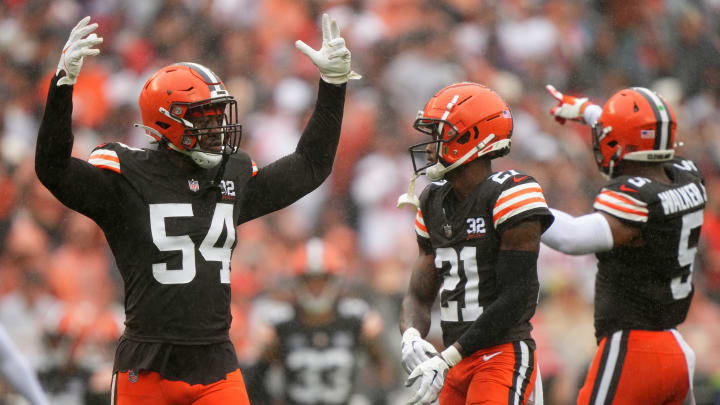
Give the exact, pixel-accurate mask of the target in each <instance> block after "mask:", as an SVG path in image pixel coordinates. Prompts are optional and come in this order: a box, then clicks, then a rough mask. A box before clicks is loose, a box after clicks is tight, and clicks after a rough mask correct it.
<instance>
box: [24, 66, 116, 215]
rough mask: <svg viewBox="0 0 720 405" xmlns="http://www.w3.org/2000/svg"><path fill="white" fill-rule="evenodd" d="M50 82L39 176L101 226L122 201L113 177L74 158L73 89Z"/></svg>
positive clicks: (39, 145)
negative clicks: (119, 198)
mask: <svg viewBox="0 0 720 405" xmlns="http://www.w3.org/2000/svg"><path fill="white" fill-rule="evenodd" d="M58 79H59V77H58V76H56V77H54V78H53V79H52V80H51V82H50V89H49V91H48V98H47V103H46V105H45V112H44V114H43V118H42V122H41V124H40V129H39V131H38V138H37V145H36V148H35V173H37V176H38V178H39V179H40V181H41V182H42V184H43V185H45V187H47V188H48V190H50V192H52V194H53V195H54V196H55V197H56V198H57V199H58V200H60V202H62V203H63V204H65V205H66V206H67V207H69V208H71V209H73V210H75V211H78V212H80V213H81V214H84V215H86V216H88V217H90V218H92V219H93V220H95V221H96V222H98V223H100V222H102V221H103V219H104V218H108V217H110V216H111V215H112V213H113V210H114V209H115V206H114V205H115V202H116V201H118V199H117V198H115V196H117V194H118V192H117V185H116V184H114V180H115V179H114V178H113V176H115V177H117V178H119V176H116V175H114V174H112V173H109V172H107V171H105V170H102V169H99V168H97V167H94V166H92V165H91V164H89V163H87V162H85V161H83V160H80V159H76V158H73V157H71V152H72V148H73V140H74V137H73V133H72V110H73V105H72V93H73V87H72V86H59V87H58V86H57V81H58Z"/></svg>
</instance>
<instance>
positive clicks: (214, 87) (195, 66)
mask: <svg viewBox="0 0 720 405" xmlns="http://www.w3.org/2000/svg"><path fill="white" fill-rule="evenodd" d="M178 65H183V66H187V67H189V68H190V69H192V70H194V71H196V72H197V73H198V74H199V75H200V77H202V78H203V80H205V82H206V83H208V87H209V88H210V91H211V92H214V91H218V90H224V87H223V86H222V84H220V78H219V77H218V76H217V75H216V74H215V73H213V71H212V70H210V69H208V68H206V67H205V66H203V65H201V64H199V63H194V62H181V63H178ZM210 83H213V84H210Z"/></svg>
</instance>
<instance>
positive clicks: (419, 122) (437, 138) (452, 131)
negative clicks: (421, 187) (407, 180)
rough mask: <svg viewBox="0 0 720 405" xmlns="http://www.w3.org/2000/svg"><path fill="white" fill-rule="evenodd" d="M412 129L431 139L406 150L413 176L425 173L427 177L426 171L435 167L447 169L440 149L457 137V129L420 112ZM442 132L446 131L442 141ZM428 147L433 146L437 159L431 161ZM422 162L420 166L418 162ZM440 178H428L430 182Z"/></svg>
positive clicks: (446, 163) (446, 122) (448, 123)
mask: <svg viewBox="0 0 720 405" xmlns="http://www.w3.org/2000/svg"><path fill="white" fill-rule="evenodd" d="M413 128H415V129H416V130H418V131H420V132H422V133H423V134H426V135H430V136H431V137H432V140H430V141H427V142H421V143H418V144H415V145H412V146H410V147H409V148H408V151H409V152H410V158H411V160H412V164H413V170H414V171H415V174H422V173H425V174H426V175H427V174H428V169H430V168H431V167H433V166H436V165H438V166H440V165H442V168H445V167H447V166H448V165H449V164H448V162H445V161H443V159H442V153H441V152H442V148H443V145H444V144H445V143H449V142H452V141H453V140H454V139H455V138H456V137H457V136H458V135H459V131H458V130H457V128H456V127H455V126H454V125H453V124H452V123H451V122H449V121H446V120H443V119H436V118H427V117H423V116H422V111H418V117H417V119H416V120H415V123H414V124H413ZM443 131H446V134H447V139H443V135H442V132H443ZM428 145H434V146H435V156H436V157H437V159H435V160H432V159H431V157H432V154H431V153H430V152H429V151H428V149H427V147H428ZM446 149H447V148H446ZM416 158H417V160H416ZM423 161H424V162H425V164H424V165H422V166H420V163H419V162H423ZM430 173H432V170H430ZM428 177H429V178H430V177H435V176H432V175H431V176H428ZM441 178H442V177H441ZM441 178H438V179H434V178H430V180H432V181H437V180H440V179H441Z"/></svg>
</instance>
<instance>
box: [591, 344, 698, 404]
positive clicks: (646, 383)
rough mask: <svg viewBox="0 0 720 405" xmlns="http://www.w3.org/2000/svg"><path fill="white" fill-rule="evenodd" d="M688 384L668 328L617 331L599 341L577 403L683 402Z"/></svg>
mask: <svg viewBox="0 0 720 405" xmlns="http://www.w3.org/2000/svg"><path fill="white" fill-rule="evenodd" d="M689 386H690V380H689V377H688V366H687V363H686V358H685V353H684V352H683V350H682V348H681V347H680V345H679V344H678V342H677V340H676V339H675V336H674V335H673V334H672V332H671V331H644V330H631V331H627V330H626V331H617V332H614V333H613V334H611V335H610V336H607V337H605V338H603V339H602V340H601V341H600V345H599V346H598V349H597V352H596V353H595V357H594V359H593V362H592V364H591V365H590V371H589V372H588V375H587V378H586V379H585V384H584V385H583V387H582V389H581V390H580V395H579V396H578V400H577V404H578V405H596V404H597V405H610V404H612V405H637V404H646V405H653V404H663V405H673V404H676V405H682V403H683V402H684V400H685V396H686V395H687V392H688V389H689Z"/></svg>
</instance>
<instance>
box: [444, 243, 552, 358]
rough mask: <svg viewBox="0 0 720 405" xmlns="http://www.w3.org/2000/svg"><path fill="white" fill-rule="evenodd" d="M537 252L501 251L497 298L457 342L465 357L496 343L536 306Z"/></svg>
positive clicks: (497, 278) (537, 285) (497, 272)
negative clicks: (527, 311)
mask: <svg viewBox="0 0 720 405" xmlns="http://www.w3.org/2000/svg"><path fill="white" fill-rule="evenodd" d="M537 258H538V254H537V252H527V251H515V250H501V251H500V252H499V253H498V260H497V264H496V265H495V274H496V283H497V290H498V291H499V294H498V297H497V299H496V300H495V301H494V302H493V303H492V304H490V306H488V307H487V308H485V311H483V313H482V315H480V317H479V318H478V319H477V320H475V322H474V323H473V324H472V325H471V326H470V328H468V330H467V331H465V333H463V335H462V336H460V338H459V339H458V343H459V344H460V346H462V351H463V354H464V355H465V356H469V355H471V354H473V353H475V352H476V351H477V350H479V349H481V348H483V347H488V346H491V345H493V344H497V343H498V341H499V339H500V338H501V337H502V335H503V333H505V332H506V331H507V330H508V329H509V328H510V327H512V326H513V325H515V324H517V322H519V321H520V319H521V318H522V316H523V313H525V311H526V310H527V308H528V306H534V305H535V301H536V299H537V294H538V290H539V284H538V278H537Z"/></svg>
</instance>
